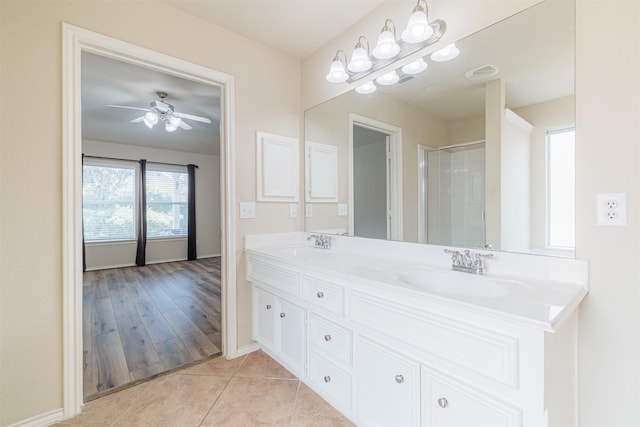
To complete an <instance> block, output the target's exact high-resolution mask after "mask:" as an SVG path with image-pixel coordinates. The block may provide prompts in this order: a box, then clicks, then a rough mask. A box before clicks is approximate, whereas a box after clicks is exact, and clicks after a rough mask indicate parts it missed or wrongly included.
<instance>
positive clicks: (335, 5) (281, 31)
mask: <svg viewBox="0 0 640 427" xmlns="http://www.w3.org/2000/svg"><path fill="white" fill-rule="evenodd" d="M161 1H162V2H164V3H167V4H170V5H171V6H173V7H175V8H177V9H180V10H182V11H183V12H186V13H189V14H191V15H195V16H198V17H200V18H202V19H204V20H205V21H208V22H210V23H212V24H216V25H218V26H220V27H223V28H226V29H228V30H230V31H233V32H234V33H237V34H241V35H243V36H245V37H247V38H250V39H252V40H256V41H258V42H260V43H262V44H266V45H267V46H271V47H273V48H275V49H277V50H279V51H282V52H285V53H288V54H289V55H292V56H294V57H296V58H298V59H304V58H306V57H307V56H309V55H310V54H311V53H313V52H314V51H316V50H317V49H318V48H320V47H321V46H323V45H325V44H326V43H327V42H328V41H329V40H331V39H333V38H334V37H335V36H336V35H338V34H340V33H341V32H343V31H344V30H346V29H347V28H349V27H350V26H351V25H353V24H354V23H356V22H357V21H359V20H360V19H361V18H362V17H364V16H365V15H367V14H368V13H369V12H371V11H372V10H373V9H375V8H376V7H378V6H379V5H380V4H382V3H383V2H384V1H385V0H161ZM386 1H391V0H386Z"/></svg>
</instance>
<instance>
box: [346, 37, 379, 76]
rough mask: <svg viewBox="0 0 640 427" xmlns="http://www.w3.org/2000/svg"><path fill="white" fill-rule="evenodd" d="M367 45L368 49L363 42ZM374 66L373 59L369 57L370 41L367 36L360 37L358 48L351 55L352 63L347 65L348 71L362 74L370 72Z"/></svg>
mask: <svg viewBox="0 0 640 427" xmlns="http://www.w3.org/2000/svg"><path fill="white" fill-rule="evenodd" d="M363 41H364V42H365V43H366V46H367V48H366V49H365V48H364V45H363V43H362V42H363ZM372 66H373V62H371V58H370V57H369V40H367V38H366V37H365V36H360V38H359V39H358V43H356V47H355V49H354V51H353V53H352V54H351V61H349V64H347V69H348V70H349V71H351V72H353V73H361V72H363V71H368V70H370V69H371V67H372Z"/></svg>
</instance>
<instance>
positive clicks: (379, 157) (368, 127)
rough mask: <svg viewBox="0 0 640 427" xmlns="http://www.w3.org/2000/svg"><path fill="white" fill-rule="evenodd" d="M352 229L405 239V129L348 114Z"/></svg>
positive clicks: (368, 234) (360, 234) (356, 233)
mask: <svg viewBox="0 0 640 427" xmlns="http://www.w3.org/2000/svg"><path fill="white" fill-rule="evenodd" d="M349 122H350V126H349V127H350V130H351V132H350V139H349V157H350V158H349V198H350V201H349V204H350V205H351V206H352V207H353V208H352V209H350V211H349V229H350V230H352V232H353V235H354V236H358V237H371V238H378V239H391V240H402V237H403V231H402V228H403V227H402V223H403V219H402V215H403V214H402V129H401V128H398V127H396V126H392V125H390V124H388V123H384V122H380V121H377V120H372V119H369V118H367V117H362V116H357V115H355V114H350V115H349Z"/></svg>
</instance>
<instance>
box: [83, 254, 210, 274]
mask: <svg viewBox="0 0 640 427" xmlns="http://www.w3.org/2000/svg"><path fill="white" fill-rule="evenodd" d="M219 256H222V255H220V254H217V255H201V256H198V259H205V258H215V257H219ZM186 260H187V259H186V258H172V259H159V260H155V261H148V262H147V265H151V264H162V263H165V262H177V261H186ZM135 266H136V264H135V263H126V264H114V265H101V266H96V267H88V268H87V271H98V270H107V269H110V268H123V267H135Z"/></svg>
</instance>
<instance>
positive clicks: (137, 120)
mask: <svg viewBox="0 0 640 427" xmlns="http://www.w3.org/2000/svg"><path fill="white" fill-rule="evenodd" d="M142 119H144V116H140V117H138V118H135V119H133V120H131V123H140V122H141V121H142Z"/></svg>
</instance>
